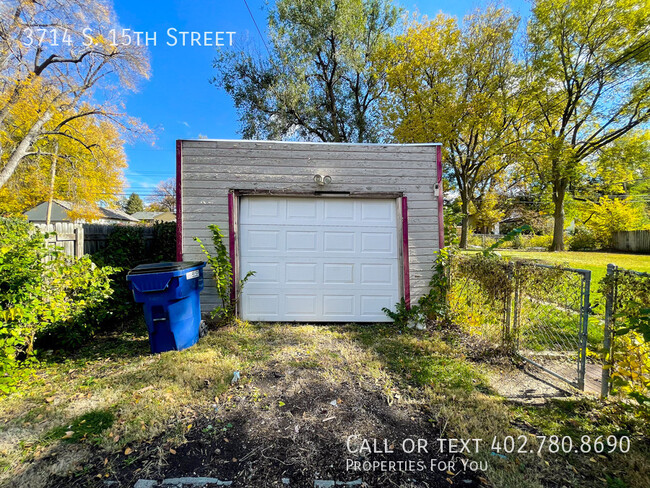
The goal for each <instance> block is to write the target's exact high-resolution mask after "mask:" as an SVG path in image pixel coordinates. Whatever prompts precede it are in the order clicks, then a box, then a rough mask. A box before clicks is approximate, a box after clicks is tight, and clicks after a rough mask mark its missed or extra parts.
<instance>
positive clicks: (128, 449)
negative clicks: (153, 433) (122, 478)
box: [124, 447, 133, 456]
mask: <svg viewBox="0 0 650 488" xmlns="http://www.w3.org/2000/svg"><path fill="white" fill-rule="evenodd" d="M132 452H133V449H131V448H130V447H127V448H126V449H124V455H125V456H128V455H129V454H131V453H132Z"/></svg>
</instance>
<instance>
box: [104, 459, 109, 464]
mask: <svg viewBox="0 0 650 488" xmlns="http://www.w3.org/2000/svg"><path fill="white" fill-rule="evenodd" d="M107 464H108V458H104V466H106V465H107Z"/></svg>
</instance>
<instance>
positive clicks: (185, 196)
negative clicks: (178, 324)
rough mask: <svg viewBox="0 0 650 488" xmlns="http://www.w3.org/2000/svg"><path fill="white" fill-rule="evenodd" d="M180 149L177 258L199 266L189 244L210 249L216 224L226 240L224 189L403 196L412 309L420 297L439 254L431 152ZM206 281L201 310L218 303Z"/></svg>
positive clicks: (225, 145) (231, 146) (404, 148)
mask: <svg viewBox="0 0 650 488" xmlns="http://www.w3.org/2000/svg"><path fill="white" fill-rule="evenodd" d="M179 145H180V164H179V165H178V166H177V171H180V174H179V175H177V176H178V184H179V187H180V199H179V206H180V207H181V210H182V222H180V224H181V226H182V230H181V232H182V258H183V260H185V261H194V260H204V258H205V257H204V255H203V254H202V253H201V250H200V248H199V246H198V245H197V243H196V242H194V240H193V238H194V237H199V238H200V239H201V240H202V241H203V242H204V243H205V244H207V245H208V247H209V248H210V247H211V236H210V233H209V231H208V228H207V227H208V225H210V224H217V225H218V226H219V227H220V228H221V230H222V232H223V233H224V235H225V236H226V241H227V240H228V239H227V236H228V193H229V192H230V191H231V190H239V191H255V192H259V193H260V194H264V193H265V192H268V193H269V194H270V193H273V194H281V193H287V194H291V193H294V194H295V193H312V194H314V192H317V191H330V192H350V193H351V196H355V194H358V195H363V194H368V193H375V194H378V193H393V194H402V195H404V196H406V197H407V198H408V227H409V270H410V272H409V278H410V284H411V301H412V303H415V302H417V300H418V298H419V297H420V296H422V294H423V293H426V292H427V290H428V288H427V285H428V283H429V280H430V279H431V273H432V271H431V266H432V264H433V259H434V252H435V251H437V250H438V197H437V194H436V190H435V185H436V181H437V176H438V175H437V174H436V148H437V147H438V146H436V145H415V144H414V145H374V144H313V143H277V142H263V141H212V140H198V141H179ZM315 174H322V175H329V176H331V177H332V183H331V184H330V185H328V186H326V187H322V186H318V185H317V184H316V183H314V180H313V177H314V175H315ZM400 235H401V229H400ZM226 245H228V243H227V242H226ZM206 277H207V278H208V279H207V280H206V284H205V290H204V292H203V293H202V298H201V300H202V307H203V311H204V312H208V311H210V310H211V309H212V308H214V306H215V305H217V303H218V299H217V297H216V294H215V291H214V285H213V283H212V280H211V279H210V272H209V270H208V269H207V268H206Z"/></svg>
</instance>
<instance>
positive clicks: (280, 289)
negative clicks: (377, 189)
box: [239, 196, 401, 322]
mask: <svg viewBox="0 0 650 488" xmlns="http://www.w3.org/2000/svg"><path fill="white" fill-rule="evenodd" d="M397 221H398V219H397V201H396V199H371V198H341V197H339V198H336V197H334V198H331V197H330V198H324V197H320V198H319V197H305V198H299V197H293V198H291V197H289V198H287V197H263V196H248V197H244V198H242V199H241V201H240V218H239V239H240V255H239V259H240V266H241V273H242V275H246V273H247V272H249V271H255V272H256V274H255V276H253V277H252V278H251V279H250V280H249V281H248V283H247V284H246V286H245V288H244V290H243V292H242V298H241V317H242V319H244V320H275V321H307V322H317V321H324V322H340V321H344V322H380V321H382V322H383V321H387V320H388V318H387V317H386V315H385V314H384V313H383V312H382V311H381V309H382V308H383V307H389V308H390V307H393V306H394V305H395V303H396V302H398V301H399V299H400V297H401V293H400V283H399V281H400V280H399V278H398V276H399V273H398V271H399V252H398V251H399V245H400V242H399V241H398V237H397V235H398V234H397Z"/></svg>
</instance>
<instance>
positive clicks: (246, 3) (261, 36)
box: [244, 0, 271, 59]
mask: <svg viewBox="0 0 650 488" xmlns="http://www.w3.org/2000/svg"><path fill="white" fill-rule="evenodd" d="M244 5H246V8H247V9H248V13H249V14H250V16H251V19H252V20H253V24H255V28H256V29H257V33H258V34H259V35H260V39H262V42H263V43H264V47H265V48H266V52H267V53H269V59H270V58H271V51H270V50H269V46H268V45H267V44H266V40H265V39H264V36H263V35H262V31H261V30H260V28H259V27H258V25H257V22H256V21H255V17H253V12H251V8H250V7H249V6H248V2H247V1H246V0H244Z"/></svg>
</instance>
